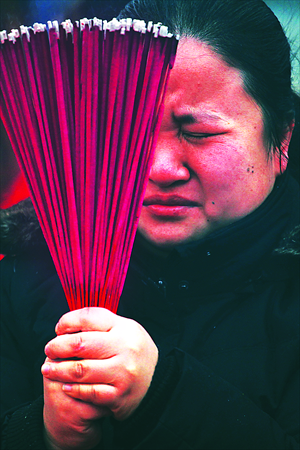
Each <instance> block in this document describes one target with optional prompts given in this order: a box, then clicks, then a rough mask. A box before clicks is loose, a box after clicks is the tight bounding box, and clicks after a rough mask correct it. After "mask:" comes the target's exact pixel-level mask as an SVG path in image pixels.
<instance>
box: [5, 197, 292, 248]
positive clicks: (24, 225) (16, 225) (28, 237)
mask: <svg viewBox="0 0 300 450" xmlns="http://www.w3.org/2000/svg"><path fill="white" fill-rule="evenodd" d="M41 245H46V242H45V239H44V236H43V234H42V231H41V228H40V225H39V222H38V219H37V216H36V213H35V210H34V207H33V204H32V202H31V200H30V199H29V198H28V199H26V200H23V201H21V202H19V203H17V204H16V205H14V206H12V207H10V208H8V209H2V210H0V254H3V255H16V254H20V253H23V252H24V251H26V250H28V249H29V247H32V246H41ZM274 252H275V253H276V254H277V255H290V256H300V225H298V226H296V227H295V228H294V229H292V231H290V232H289V233H288V234H287V235H286V236H285V237H284V239H283V240H282V243H281V245H280V247H279V248H277V249H276V250H275V251H274Z"/></svg>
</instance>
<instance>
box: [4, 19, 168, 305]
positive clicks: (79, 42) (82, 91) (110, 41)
mask: <svg viewBox="0 0 300 450" xmlns="http://www.w3.org/2000/svg"><path fill="white" fill-rule="evenodd" d="M0 39H1V51H0V66H1V73H2V76H1V80H0V87H1V96H0V102H1V104H0V111H1V119H2V121H3V123H4V126H5V128H6V130H7V133H8V136H9V138H10V141H11V144H12V147H13V150H14V152H15V154H16V157H17V159H18V162H19V165H20V167H21V168H22V170H23V173H24V175H25V177H26V181H27V184H28V187H29V190H30V193H31V199H32V202H33V205H34V207H35V210H36V213H37V216H38V219H39V222H40V224H41V227H42V231H43V234H44V236H45V239H46V242H47V244H48V247H49V250H50V253H51V256H52V258H53V261H54V264H55V267H56V270H57V272H58V275H59V278H60V280H61V283H62V286H63V289H64V292H65V295H66V298H67V301H68V304H69V307H70V309H77V308H82V307H84V306H102V307H105V308H108V309H110V310H111V311H113V312H116V310H117V306H118V301H119V298H120V295H121V292H122V289H123V285H124V281H125V277H126V273H127V268H128V264H129V259H130V255H131V250H132V246H133V241H134V237H135V233H136V229H137V225H138V219H139V215H140V211H141V207H142V201H143V196H144V192H145V188H146V184H147V180H148V176H149V170H150V166H151V159H152V155H153V150H154V148H155V143H156V139H157V133H158V130H159V127H160V123H161V118H162V111H163V100H164V94H165V91H166V86H167V81H168V77H169V72H170V69H171V68H172V66H173V64H174V59H175V53H176V47H177V39H176V38H175V37H173V36H172V35H171V34H169V33H168V29H167V27H164V26H162V25H160V24H153V23H152V22H149V23H148V24H145V22H144V21H140V20H131V19H122V20H121V21H118V20H116V19H113V20H112V21H110V22H107V21H101V20H99V19H96V18H95V19H93V20H87V19H82V20H81V21H80V23H78V22H76V23H75V24H74V25H73V24H72V23H71V21H69V20H67V21H65V22H63V23H62V24H60V25H58V23H57V22H48V26H47V27H46V25H43V24H34V26H33V28H31V27H24V26H21V27H20V31H19V30H12V31H11V33H9V34H7V33H6V32H5V31H2V32H0Z"/></svg>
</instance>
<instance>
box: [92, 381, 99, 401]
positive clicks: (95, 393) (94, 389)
mask: <svg viewBox="0 0 300 450" xmlns="http://www.w3.org/2000/svg"><path fill="white" fill-rule="evenodd" d="M90 397H91V401H92V403H97V401H98V391H97V388H96V386H95V385H94V384H93V385H92V386H91V387H90Z"/></svg>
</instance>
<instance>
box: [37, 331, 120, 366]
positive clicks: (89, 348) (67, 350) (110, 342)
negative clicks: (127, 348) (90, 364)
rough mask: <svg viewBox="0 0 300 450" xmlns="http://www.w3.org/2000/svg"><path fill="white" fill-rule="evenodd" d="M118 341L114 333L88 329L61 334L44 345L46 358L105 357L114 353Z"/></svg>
mask: <svg viewBox="0 0 300 450" xmlns="http://www.w3.org/2000/svg"><path fill="white" fill-rule="evenodd" d="M117 348H118V342H116V338H115V337H114V334H112V333H108V332H102V331H88V332H80V333H73V334H63V335H60V336H57V337H56V338H54V339H52V341H50V342H48V344H47V345H46V347H45V353H46V355H47V356H48V358H50V359H52V360H55V359H69V358H84V359H105V358H110V357H112V356H114V355H115V353H116V349H117Z"/></svg>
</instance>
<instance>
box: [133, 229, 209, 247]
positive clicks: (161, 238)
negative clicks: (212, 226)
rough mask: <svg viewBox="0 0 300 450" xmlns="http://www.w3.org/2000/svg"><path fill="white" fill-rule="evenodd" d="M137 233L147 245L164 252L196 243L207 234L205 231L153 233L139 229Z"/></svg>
mask: <svg viewBox="0 0 300 450" xmlns="http://www.w3.org/2000/svg"><path fill="white" fill-rule="evenodd" d="M139 233H140V235H141V236H142V237H143V238H144V239H145V240H146V241H147V242H148V243H149V244H152V245H153V246H155V247H157V248H161V249H165V250H171V249H172V248H174V247H177V246H178V245H184V244H188V243H189V242H193V241H197V240H198V239H201V237H204V236H205V235H206V234H207V232H205V230H203V231H202V232H201V231H198V232H194V233H178V232H177V233H170V232H169V233H165V232H164V233H155V232H153V231H151V230H150V231H149V232H148V231H147V230H143V229H139Z"/></svg>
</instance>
